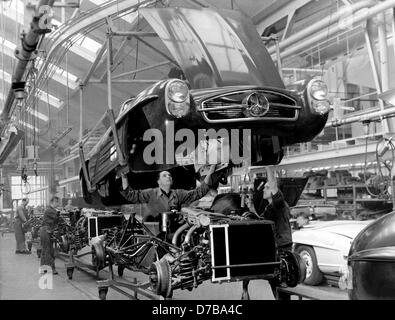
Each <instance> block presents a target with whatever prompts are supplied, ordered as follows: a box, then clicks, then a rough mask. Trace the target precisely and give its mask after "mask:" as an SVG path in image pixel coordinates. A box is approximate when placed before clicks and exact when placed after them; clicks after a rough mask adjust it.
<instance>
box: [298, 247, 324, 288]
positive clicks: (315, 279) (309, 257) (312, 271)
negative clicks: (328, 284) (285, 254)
mask: <svg viewBox="0 0 395 320" xmlns="http://www.w3.org/2000/svg"><path fill="white" fill-rule="evenodd" d="M295 251H296V253H298V254H299V255H300V257H301V258H302V259H303V261H304V262H305V263H306V279H305V280H304V283H305V284H307V285H310V286H317V285H319V284H320V283H321V282H322V280H323V279H324V276H323V274H322V272H321V270H320V269H319V268H318V263H317V256H316V254H315V251H314V249H313V248H312V247H309V246H298V247H297V248H296V250H295Z"/></svg>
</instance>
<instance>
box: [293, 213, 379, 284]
mask: <svg viewBox="0 0 395 320" xmlns="http://www.w3.org/2000/svg"><path fill="white" fill-rule="evenodd" d="M372 221H373V220H364V221H358V220H333V221H310V222H309V223H308V224H307V225H305V226H303V227H302V228H301V229H300V230H297V231H294V232H293V233H292V240H293V243H294V245H293V246H294V248H293V250H294V252H296V253H299V254H300V255H301V257H302V259H303V260H305V262H306V266H307V270H306V280H305V281H304V283H305V284H309V285H318V284H320V283H321V282H322V280H323V279H324V277H327V278H328V277H332V278H334V279H337V278H339V280H341V281H346V279H344V277H343V278H342V276H346V275H347V257H348V252H349V250H350V247H351V244H352V242H353V240H354V238H355V237H356V236H357V234H358V233H360V232H361V230H363V229H364V228H365V227H366V226H367V225H369V224H370V223H371V222H372ZM343 283H344V282H342V284H343Z"/></svg>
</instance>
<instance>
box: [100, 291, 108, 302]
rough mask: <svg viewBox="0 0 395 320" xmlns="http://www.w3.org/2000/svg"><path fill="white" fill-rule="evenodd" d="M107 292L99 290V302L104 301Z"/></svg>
mask: <svg viewBox="0 0 395 320" xmlns="http://www.w3.org/2000/svg"><path fill="white" fill-rule="evenodd" d="M107 292H108V288H100V289H99V298H100V300H106V298H107Z"/></svg>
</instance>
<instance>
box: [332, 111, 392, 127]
mask: <svg viewBox="0 0 395 320" xmlns="http://www.w3.org/2000/svg"><path fill="white" fill-rule="evenodd" d="M389 115H395V107H391V108H388V109H385V110H380V111H376V112H371V113H367V114H363V115H358V116H353V117H348V118H345V119H334V120H330V121H328V122H327V123H326V125H325V128H329V127H339V126H342V125H345V124H350V123H354V122H365V121H371V120H373V119H377V118H381V117H385V116H389Z"/></svg>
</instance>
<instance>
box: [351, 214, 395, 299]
mask: <svg viewBox="0 0 395 320" xmlns="http://www.w3.org/2000/svg"><path fill="white" fill-rule="evenodd" d="M394 262H395V212H394V211H393V212H391V213H388V214H386V215H383V216H382V217H380V218H378V219H376V220H375V221H374V222H373V223H371V224H370V225H368V226H367V227H366V228H365V229H364V230H362V231H361V232H360V233H359V234H358V235H357V237H356V238H355V239H354V241H353V243H352V246H351V248H350V252H349V255H348V272H349V277H348V280H349V281H348V282H347V289H348V296H349V298H350V299H351V300H394V299H395V281H394V280H395V278H394V275H395V263H394Z"/></svg>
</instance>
